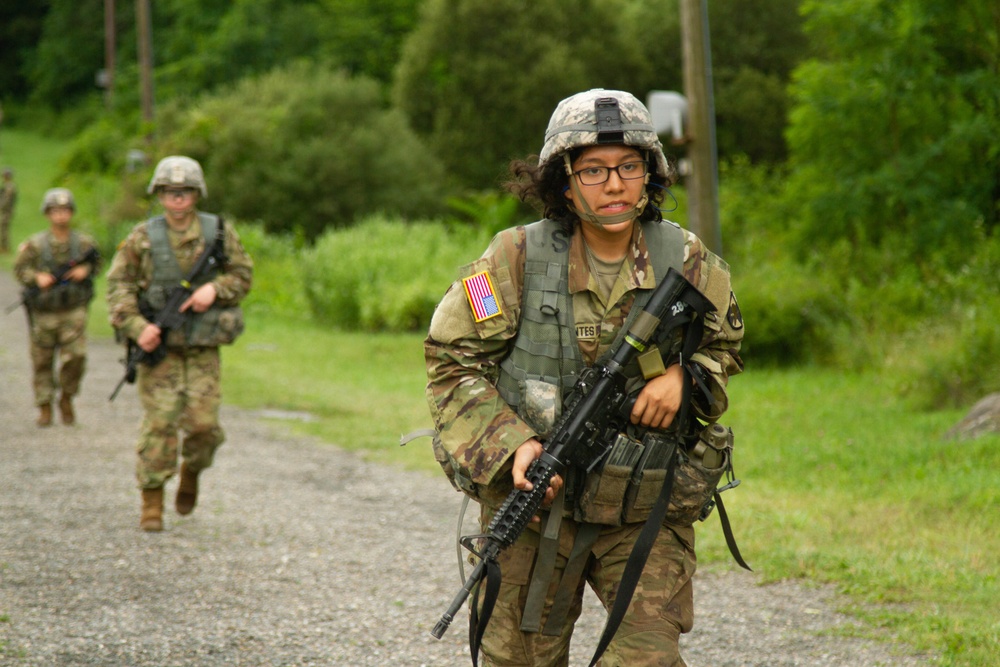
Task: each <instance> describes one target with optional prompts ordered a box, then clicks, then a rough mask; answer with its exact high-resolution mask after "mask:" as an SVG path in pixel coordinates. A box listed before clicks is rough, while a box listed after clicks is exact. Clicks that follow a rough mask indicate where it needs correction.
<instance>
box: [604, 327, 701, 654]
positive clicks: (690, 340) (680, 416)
mask: <svg viewBox="0 0 1000 667" xmlns="http://www.w3.org/2000/svg"><path fill="white" fill-rule="evenodd" d="M703 316H704V313H698V314H697V315H695V316H694V317H693V318H692V319H691V321H690V322H688V325H687V330H686V331H685V332H684V342H683V345H682V350H681V359H680V365H681V368H682V369H683V370H684V380H683V383H682V385H681V404H680V406H679V409H678V410H677V416H676V417H675V419H674V423H675V424H676V426H677V432H678V433H679V434H681V435H682V436H683V434H685V433H687V421H688V417H689V414H690V409H689V408H690V406H691V383H692V382H694V378H695V374H694V373H693V372H692V368H691V362H690V361H689V359H690V357H691V355H692V354H694V353H695V352H696V351H697V350H698V346H699V345H700V344H701V337H702V334H703V333H704V322H703V319H702V317H703ZM676 465H677V445H676V444H675V445H674V451H673V452H672V453H671V455H670V462H669V463H668V464H667V472H666V475H665V477H664V479H663V486H662V487H660V495H659V496H657V498H656V502H655V503H654V504H653V509H652V510H651V511H650V513H649V517H647V518H646V523H645V524H644V525H643V527H642V530H641V531H640V533H639V538H638V539H637V540H636V542H635V546H634V547H632V553H631V554H629V557H628V561H626V563H625V571H624V572H623V573H622V580H621V582H619V584H618V592H617V593H616V594H615V602H614V604H613V605H612V606H611V611H610V612H609V613H608V620H607V622H606V623H605V625H604V632H602V633H601V638H600V640H599V641H598V643H597V649H595V651H594V657H593V658H591V660H590V667H594V665H596V664H597V661H598V660H600V658H601V655H602V654H603V653H604V651H605V650H606V649H607V648H608V645H609V644H611V640H612V639H613V638H614V636H615V633H616V632H617V631H618V626H619V625H621V622H622V620H623V619H624V618H625V612H627V611H628V607H629V604H631V602H632V594H633V593H635V587H636V586H637V585H638V584H639V578H640V577H641V576H642V571H643V570H644V569H645V567H646V560H647V559H648V558H649V552H650V551H652V549H653V544H654V543H655V542H656V536H657V535H659V534H660V526H662V525H663V520H664V519H665V518H666V517H667V508H668V507H669V506H670V495H671V494H672V493H673V491H674V468H675V467H676Z"/></svg>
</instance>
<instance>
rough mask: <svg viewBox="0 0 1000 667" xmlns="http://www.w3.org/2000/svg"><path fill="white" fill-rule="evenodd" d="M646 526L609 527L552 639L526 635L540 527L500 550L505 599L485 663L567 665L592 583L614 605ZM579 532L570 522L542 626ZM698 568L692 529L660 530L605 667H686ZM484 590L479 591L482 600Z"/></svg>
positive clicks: (486, 640) (486, 643)
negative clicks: (684, 648) (684, 644)
mask: <svg viewBox="0 0 1000 667" xmlns="http://www.w3.org/2000/svg"><path fill="white" fill-rule="evenodd" d="M491 519H492V512H491V511H489V510H484V512H483V514H482V516H481V519H480V520H481V524H482V527H483V529H484V530H485V528H486V527H487V526H488V525H489V521H490V520H491ZM641 529H642V524H629V525H626V526H623V527H620V528H614V527H606V528H604V529H602V531H601V533H600V535H599V537H598V538H597V542H596V543H595V544H594V546H593V547H592V550H591V551H592V553H591V556H590V558H589V560H588V562H587V565H586V566H585V570H584V573H583V577H582V578H581V580H580V582H579V588H578V591H577V595H576V596H575V597H574V599H573V601H572V606H571V607H570V611H569V613H568V615H567V617H566V622H565V625H564V627H563V628H562V631H561V633H560V634H559V635H557V636H553V635H549V634H545V633H541V632H521V630H520V627H521V617H522V610H523V609H524V607H525V603H526V601H527V595H528V584H529V582H530V581H531V579H532V575H533V573H534V564H535V562H536V554H537V550H538V542H539V534H538V528H537V525H536V524H532V525H531V526H529V528H528V530H526V531H525V532H524V534H523V535H522V536H521V538H520V539H519V540H518V541H517V542H516V543H515V544H514V545H512V546H510V547H508V548H507V549H505V550H504V551H503V552H501V555H500V568H501V572H502V583H501V586H500V594H499V598H498V600H497V603H496V606H495V607H494V610H493V616H492V618H491V619H490V623H489V626H488V628H487V632H486V634H485V635H484V637H483V646H482V657H483V660H482V661H481V663H480V664H483V665H486V666H487V667H500V666H503V667H514V666H517V667H522V666H523V667H565V666H566V665H568V664H569V645H570V640H571V638H572V633H573V626H574V625H575V623H576V620H577V619H578V618H579V616H580V613H581V611H582V608H583V587H584V585H585V582H586V584H589V585H590V586H591V588H592V589H593V590H594V592H595V593H596V594H597V596H598V599H600V601H601V603H602V604H603V605H604V607H605V608H610V607H611V606H612V605H613V604H614V598H615V594H616V592H617V590H618V584H619V583H620V582H621V579H622V574H623V573H624V570H625V564H626V562H627V561H628V557H629V554H631V553H632V549H633V547H634V546H635V542H636V539H637V538H638V535H639V531H640V530H641ZM578 530H579V524H578V523H577V522H575V521H572V520H570V519H563V521H562V525H561V526H560V531H559V551H558V555H557V557H556V572H555V577H553V580H552V583H551V585H550V588H549V593H548V595H547V596H546V600H545V604H544V608H543V611H542V625H543V627H544V624H545V622H546V620H547V619H548V615H549V612H550V610H551V609H552V606H553V603H554V599H555V596H556V590H557V588H558V585H559V582H560V580H561V577H562V574H563V571H564V569H565V567H566V564H567V560H568V558H569V555H570V553H571V551H572V548H573V543H574V541H575V540H576V535H577V531H578ZM696 566H697V565H696V559H695V552H694V529H693V528H692V527H690V526H688V527H684V528H679V527H673V526H671V527H664V528H663V529H661V530H660V533H659V535H658V536H657V538H656V542H655V543H654V545H653V548H652V550H651V552H650V555H649V560H648V561H647V563H646V567H645V568H644V569H643V574H642V577H641V578H640V579H639V583H638V585H637V586H636V590H635V594H634V595H633V597H632V600H631V602H630V604H629V608H628V611H627V612H626V614H625V618H624V620H623V622H622V625H621V626H620V627H619V629H618V632H617V633H615V637H614V639H613V640H612V641H611V643H610V644H609V646H608V648H607V650H606V651H605V652H604V655H603V656H602V658H601V661H600V663H599V664H600V665H602V667H647V666H648V667H653V666H656V667H662V666H664V665H666V666H668V667H684V665H685V663H684V661H683V660H682V659H681V657H680V650H679V647H678V638H679V637H680V635H681V634H682V633H684V632H688V631H690V630H691V628H692V626H693V625H694V596H693V589H692V583H691V579H692V577H693V576H694V573H695V569H696ZM483 593H484V591H480V596H482V595H483ZM481 601H482V600H481V598H480V600H479V602H480V603H481Z"/></svg>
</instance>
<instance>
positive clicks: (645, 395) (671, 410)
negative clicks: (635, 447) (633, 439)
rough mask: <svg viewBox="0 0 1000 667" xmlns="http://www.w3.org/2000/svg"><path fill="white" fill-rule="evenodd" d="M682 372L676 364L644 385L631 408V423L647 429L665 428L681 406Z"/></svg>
mask: <svg viewBox="0 0 1000 667" xmlns="http://www.w3.org/2000/svg"><path fill="white" fill-rule="evenodd" d="M683 386H684V371H683V370H682V369H681V367H680V366H679V365H677V364H674V365H673V366H670V367H669V368H667V372H666V373H664V374H663V375H660V376H659V377H655V378H653V379H652V380H650V381H649V382H647V383H646V386H645V387H643V388H642V391H640V392H639V396H638V397H637V398H636V399H635V405H634V406H633V407H632V415H631V417H632V423H633V424H641V425H642V426H645V427H647V428H661V429H662V428H667V427H668V426H670V422H672V421H673V420H674V416H675V415H676V414H677V410H678V409H679V408H680V405H681V395H682V390H683Z"/></svg>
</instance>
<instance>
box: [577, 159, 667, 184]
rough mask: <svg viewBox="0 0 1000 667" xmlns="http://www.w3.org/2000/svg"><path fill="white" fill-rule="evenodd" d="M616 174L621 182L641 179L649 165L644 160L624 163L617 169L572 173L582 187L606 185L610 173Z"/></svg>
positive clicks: (593, 168) (605, 168)
mask: <svg viewBox="0 0 1000 667" xmlns="http://www.w3.org/2000/svg"><path fill="white" fill-rule="evenodd" d="M612 171H613V172H615V173H616V174H618V178H620V179H622V180H623V181H631V180H634V179H636V178H642V177H643V176H645V175H646V172H647V171H649V163H647V162H646V161H645V160H636V161H635V162H625V163H622V164H620V165H618V166H617V167H587V168H586V169H581V170H580V171H574V172H573V175H574V176H576V177H577V178H579V179H580V183H582V184H583V185H600V184H601V183H606V182H607V180H608V179H609V178H611V172H612Z"/></svg>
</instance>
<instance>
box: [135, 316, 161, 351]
mask: <svg viewBox="0 0 1000 667" xmlns="http://www.w3.org/2000/svg"><path fill="white" fill-rule="evenodd" d="M135 344H136V345H138V346H139V347H141V348H142V349H143V350H145V351H146V352H152V351H153V350H155V349H156V348H158V347H159V346H160V327H158V326H156V325H155V324H153V323H150V324H147V325H146V328H145V329H143V330H142V333H141V334H139V340H137V341H135Z"/></svg>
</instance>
